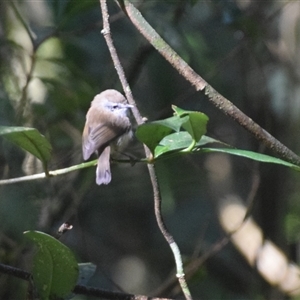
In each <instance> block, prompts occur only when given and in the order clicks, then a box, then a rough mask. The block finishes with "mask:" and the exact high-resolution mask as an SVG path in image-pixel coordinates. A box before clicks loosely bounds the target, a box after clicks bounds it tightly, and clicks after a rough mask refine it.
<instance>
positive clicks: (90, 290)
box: [0, 264, 171, 300]
mask: <svg viewBox="0 0 300 300" xmlns="http://www.w3.org/2000/svg"><path fill="white" fill-rule="evenodd" d="M0 272H1V273H4V274H8V275H11V276H14V277H17V278H20V279H23V280H26V281H30V280H31V278H32V275H31V273H29V272H27V271H24V270H22V269H19V268H15V267H11V266H8V265H4V264H0ZM73 293H74V294H79V295H87V296H94V297H99V298H100V299H110V300H171V299H168V298H157V297H148V296H144V295H133V294H126V293H120V292H112V291H107V290H103V289H99V288H95V287H87V286H83V285H79V284H78V285H76V286H75V287H74V289H73Z"/></svg>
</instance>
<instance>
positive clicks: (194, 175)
mask: <svg viewBox="0 0 300 300" xmlns="http://www.w3.org/2000/svg"><path fill="white" fill-rule="evenodd" d="M133 2H134V4H135V5H137V7H138V8H139V9H140V10H141V12H142V14H143V15H144V17H145V18H146V19H147V20H148V21H149V23H150V24H151V25H152V26H153V27H154V28H155V29H156V30H157V32H158V33H159V34H160V35H161V36H162V37H163V38H164V39H165V40H166V41H167V42H168V43H169V44H170V45H171V46H172V47H173V48H174V50H176V52H178V53H179V54H180V55H181V56H182V57H183V59H184V60H185V61H186V62H187V63H188V64H190V66H191V67H192V68H193V69H194V70H195V71H196V72H197V73H199V74H200V75H201V76H203V78H204V79H205V80H207V81H208V82H209V83H210V84H211V85H212V86H213V87H214V88H215V89H217V90H218V91H219V92H220V93H221V94H223V95H224V96H225V97H226V98H228V99H230V100H231V101H232V102H233V103H234V104H235V105H236V106H237V107H239V108H240V109H241V110H242V111H243V112H245V113H246V114H247V115H248V116H249V117H251V118H252V119H253V120H255V121H256V122H257V123H258V124H260V125H261V126H262V127H264V128H265V129H266V130H268V131H269V132H270V133H271V134H272V135H274V136H275V137H276V138H278V139H279V140H280V141H282V142H283V143H284V144H286V145H287V146H288V147H289V148H290V149H292V150H293V151H294V152H296V153H299V152H300V149H299V147H300V146H299V138H298V128H299V120H300V118H299V117H300V99H299V87H300V84H299V67H300V65H299V63H300V60H299V45H298V44H299V20H300V2H298V1H290V2H289V1H251V0H249V1H179V0H178V1H133ZM108 4H109V11H110V14H111V27H112V28H111V30H112V36H113V39H114V43H115V46H116V48H117V51H118V54H119V56H120V59H121V62H122V64H123V66H124V69H125V73H126V75H127V78H128V80H129V82H130V85H131V88H132V91H133V95H134V97H135V99H136V102H137V105H138V108H139V109H140V111H141V114H142V115H143V116H145V117H147V118H148V119H149V120H156V119H162V118H165V117H168V116H171V114H172V110H171V104H175V105H177V106H179V107H182V108H184V109H189V110H198V111H202V112H204V113H206V114H207V115H208V116H209V118H210V121H209V124H208V132H207V135H208V136H210V137H214V138H216V139H220V140H222V141H224V142H227V143H229V144H231V145H233V146H235V147H237V148H241V149H247V150H252V151H257V152H262V153H267V154H272V153H271V152H270V151H269V150H267V149H265V148H264V147H263V146H262V145H260V144H259V143H258V142H257V141H255V139H254V138H253V137H252V136H251V135H250V134H249V133H247V132H246V131H245V130H244V129H242V128H241V127H239V126H238V125H237V124H236V123H234V122H233V121H232V120H231V119H229V118H228V117H226V116H224V115H223V114H222V113H221V112H220V111H219V110H217V108H215V107H213V106H212V105H211V104H210V103H209V102H208V101H207V99H206V97H205V96H204V95H203V94H201V93H200V92H198V93H196V92H195V91H194V89H193V88H192V87H191V86H190V84H189V83H187V82H186V81H185V80H184V79H183V78H182V77H181V76H180V75H179V74H178V73H177V72H176V71H175V70H174V69H173V68H172V67H171V66H170V65H169V64H168V62H166V61H165V60H164V58H162V57H161V56H160V55H159V54H158V53H157V52H156V51H155V50H154V49H153V48H152V47H151V46H149V45H148V44H147V42H146V40H145V39H144V38H143V37H142V36H141V35H140V34H139V33H138V31H137V30H136V29H135V28H134V26H133V25H132V24H131V23H130V21H129V20H128V19H127V17H126V16H125V15H124V14H123V13H122V12H121V11H120V9H119V7H118V6H117V5H116V4H115V2H113V1H108ZM24 24H28V25H29V26H30V28H31V30H32V31H33V33H34V35H35V36H36V40H35V47H33V45H32V42H31V41H30V39H29V35H28V32H27V30H26V26H25V25H24ZM28 28H29V27H28ZM28 28H27V29H28ZM101 29H102V21H101V13H100V7H99V2H98V1H79V0H72V1H67V0H65V1H42V0H41V1H29V0H28V1H14V2H9V1H2V2H1V3H0V76H1V81H0V125H9V126H28V127H35V128H37V129H38V130H39V131H40V132H41V133H43V134H44V135H45V136H46V137H47V138H48V140H49V141H50V142H51V144H52V146H53V154H52V159H51V162H50V169H51V170H55V169H60V168H64V167H68V166H71V165H75V164H79V163H81V162H82V161H83V159H82V155H81V132H82V129H83V126H84V122H85V114H86V112H87V110H88V108H89V105H90V102H91V100H92V99H93V97H94V95H95V94H97V93H99V92H101V91H102V90H105V89H107V88H115V89H118V90H120V91H122V90H121V86H120V83H119V80H118V77H117V75H116V71H115V69H114V66H113V64H112V61H111V58H110V55H109V52H108V49H107V46H106V43H105V41H104V38H103V36H102V35H101V33H100V31H101ZM32 63H33V64H34V65H33V68H32V72H30V71H29V70H30V67H31V65H32ZM27 81H28V82H29V84H28V85H27V84H26V82H27ZM128 152H129V153H131V154H133V155H135V156H136V157H138V158H142V157H144V154H143V148H142V146H141V145H140V144H139V143H138V142H137V141H136V140H134V141H133V142H132V144H131V145H130V147H129V149H128ZM39 172H42V170H41V166H40V164H39V162H37V161H35V160H34V159H33V158H32V157H30V156H29V155H27V154H25V153H24V152H23V151H21V150H19V149H17V148H16V147H15V146H13V145H12V144H10V143H9V142H7V141H5V140H3V139H1V144H0V174H1V178H3V179H4V178H14V177H19V176H25V175H29V174H35V173H39ZM157 173H158V174H157V175H158V180H159V183H160V186H161V192H162V196H163V214H164V217H165V221H166V224H167V226H168V228H169V230H170V231H171V233H172V234H173V235H174V238H175V240H176V241H177V242H178V244H179V247H180V249H181V251H182V255H183V258H184V261H186V262H189V261H191V260H192V259H193V257H195V256H197V255H198V256H199V255H201V254H205V253H208V252H209V251H211V250H210V246H211V245H213V244H214V243H217V242H218V241H220V240H221V239H222V238H223V237H224V233H223V231H222V229H221V227H220V225H219V221H218V210H217V208H218V205H219V203H220V201H221V199H222V197H223V196H225V195H226V194H228V193H229V192H230V193H232V192H234V193H236V194H237V195H239V196H240V197H241V198H242V199H243V200H246V199H247V197H248V196H249V194H250V192H251V190H252V186H253V178H254V176H257V177H256V178H259V179H260V184H259V187H258V190H257V191H256V193H255V203H254V207H253V212H252V215H253V218H254V219H255V221H256V222H257V224H258V225H259V226H260V227H261V228H262V231H263V233H264V236H265V237H266V238H268V239H270V240H272V241H273V242H274V243H275V244H276V245H277V246H279V247H280V248H281V249H282V250H283V251H284V252H285V253H286V255H287V257H288V258H289V259H292V260H294V261H295V262H297V261H298V256H297V249H298V248H297V246H298V240H299V235H300V234H299V232H300V231H299V228H300V221H299V214H300V205H299V187H298V185H297V179H298V174H296V172H294V171H291V170H289V169H286V168H284V167H282V166H278V165H269V164H268V165H259V164H258V163H256V162H253V161H250V160H247V159H242V158H236V157H229V156H226V155H219V154H203V155H189V156H185V157H180V158H178V157H177V158H174V159H168V160H164V161H160V162H158V163H157ZM214 176H221V177H220V178H221V179H219V181H216V180H215V179H214V178H215V177H214ZM112 177H113V179H112V182H111V184H109V185H108V186H100V187H99V186H97V185H96V184H95V168H89V169H84V170H81V171H76V172H73V173H68V174H65V175H63V176H59V177H56V178H51V179H47V180H39V181H29V182H26V183H18V184H13V185H7V186H1V188H0V262H1V263H5V264H8V265H11V266H16V267H19V268H22V269H25V270H28V271H30V266H31V255H32V248H31V247H30V244H29V243H27V242H26V241H25V240H24V238H23V232H24V231H26V230H30V229H32V230H41V231H44V232H47V233H50V234H55V232H56V231H57V229H58V227H59V226H60V225H61V224H62V223H63V222H65V221H70V222H71V223H72V224H73V226H74V228H73V229H72V230H71V231H70V232H68V233H66V234H65V235H64V236H63V237H62V238H61V241H62V242H63V243H65V244H66V245H67V246H69V247H70V248H71V249H72V250H73V251H74V253H75V254H76V257H77V259H78V261H79V262H88V261H90V262H93V263H94V264H96V265H97V272H96V274H95V276H94V277H93V278H92V279H91V281H90V282H89V285H93V286H96V287H99V288H105V289H109V290H118V288H117V286H116V284H117V285H119V286H120V288H121V289H122V290H123V291H125V292H130V293H135V294H147V295H152V294H153V293H154V295H157V294H156V292H155V290H156V289H157V288H158V287H160V286H161V285H162V284H163V282H164V281H165V280H166V279H167V278H168V277H169V276H172V275H174V274H175V270H174V262H173V257H172V254H171V251H170V249H169V247H168V245H167V243H166V242H165V240H164V239H163V237H162V235H161V233H160V232H159V230H158V227H157V224H156V220H155V216H154V209H153V206H154V204H153V195H152V188H151V184H150V180H149V175H148V171H147V167H146V166H145V165H144V164H136V165H135V166H133V167H132V166H130V165H129V164H128V165H127V164H126V165H124V164H114V165H113V166H112ZM216 182H219V184H216ZM189 286H190V288H191V291H192V294H193V296H194V298H195V299H275V298H274V297H275V296H274V295H276V298H277V299H285V296H284V295H283V294H281V293H280V292H278V291H277V290H276V289H275V288H272V287H271V286H269V285H268V284H267V283H266V282H265V281H264V280H263V279H262V278H261V276H260V275H259V274H258V272H257V271H256V270H254V269H252V268H251V267H249V266H248V264H247V263H246V261H245V260H244V258H243V257H242V255H241V254H240V253H239V252H238V251H237V250H236V249H235V248H234V246H233V245H232V244H230V243H229V244H228V245H227V246H225V247H224V248H222V249H221V250H220V251H219V252H218V253H217V254H216V255H214V256H212V257H211V258H209V259H208V260H207V261H206V262H205V263H204V264H203V265H202V266H201V267H200V268H199V270H198V272H197V273H196V274H195V275H194V276H193V277H192V278H191V279H190V280H189ZM26 288H27V284H26V283H25V282H23V281H21V280H20V279H15V278H13V277H10V276H8V275H1V276H0V298H1V299H23V298H24V294H25V292H26ZM162 295H163V296H166V297H179V296H178V295H176V292H174V291H170V290H166V291H164V292H163V293H162ZM157 296H159V295H157ZM76 299H87V298H86V297H83V296H77V298H76Z"/></svg>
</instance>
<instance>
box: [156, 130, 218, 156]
mask: <svg viewBox="0 0 300 300" xmlns="http://www.w3.org/2000/svg"><path fill="white" fill-rule="evenodd" d="M192 142H193V139H192V137H191V135H190V134H189V133H188V132H186V131H180V132H175V133H172V134H169V135H167V136H166V137H164V138H163V139H162V140H161V141H160V143H159V145H157V147H156V148H155V151H154V154H155V155H154V157H155V158H157V157H159V156H161V155H163V154H168V153H170V152H171V153H174V151H181V150H183V149H186V148H187V147H189V145H190V144H191V143H192ZM208 143H221V142H220V141H218V140H215V139H213V138H210V137H208V136H205V135H203V136H202V138H201V139H200V141H198V143H196V147H201V146H204V145H206V144H208ZM221 144H223V143H221Z"/></svg>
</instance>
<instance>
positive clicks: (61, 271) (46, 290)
mask: <svg viewBox="0 0 300 300" xmlns="http://www.w3.org/2000/svg"><path fill="white" fill-rule="evenodd" d="M24 235H25V236H26V237H27V238H29V239H30V240H32V241H33V242H34V243H35V244H36V245H37V246H38V252H37V253H36V255H35V257H34V262H33V270H32V274H33V281H34V284H35V287H36V288H37V291H38V293H39V296H40V298H41V299H49V298H54V297H61V298H62V297H66V296H68V295H69V294H70V293H71V292H72V290H73V288H74V286H75V285H76V281H77V278H78V264H77V262H76V259H75V257H74V255H73V253H72V252H71V250H70V249H69V248H68V247H66V246H65V245H63V244H62V243H61V242H59V241H58V240H57V239H55V238H53V237H52V236H50V235H47V234H45V233H43V232H38V231H26V232H24Z"/></svg>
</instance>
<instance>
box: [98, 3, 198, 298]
mask: <svg viewBox="0 0 300 300" xmlns="http://www.w3.org/2000/svg"><path fill="white" fill-rule="evenodd" d="M100 7H101V13H102V18H103V30H102V31H101V33H102V34H103V36H104V38H105V41H106V43H107V46H108V49H109V51H110V55H111V57H112V60H113V64H114V66H115V68H116V71H117V73H118V76H119V78H120V81H121V84H122V87H123V90H124V92H125V94H126V98H127V99H128V101H129V103H130V104H132V105H134V109H133V114H134V117H135V119H136V122H137V123H138V124H142V123H143V119H142V117H141V115H140V113H139V111H138V109H137V107H136V104H135V101H134V99H133V96H132V92H131V89H130V86H129V84H128V82H127V79H126V76H125V73H124V70H123V67H122V65H121V63H120V60H119V57H118V54H117V51H116V48H115V47H114V44H113V40H112V37H111V33H110V25H109V14H108V9H107V1H106V0H100ZM145 153H146V156H147V157H148V156H150V155H151V153H150V151H149V149H148V148H147V147H146V146H145ZM148 171H149V175H150V179H151V183H152V189H153V196H154V211H155V216H156V221H157V224H158V227H159V229H160V231H161V233H162V235H163V236H164V238H165V240H166V241H167V242H168V244H169V246H170V248H171V250H172V252H173V255H174V259H175V263H176V270H177V274H176V276H177V278H178V281H179V284H180V286H181V289H182V292H183V294H184V296H185V298H186V299H187V300H190V299H192V297H191V294H190V291H189V289H188V286H187V283H186V280H185V276H184V272H183V267H182V258H181V254H180V250H179V248H178V246H177V244H176V242H175V241H174V238H173V236H172V235H171V234H170V233H169V231H168V229H167V227H166V225H165V223H164V220H163V216H162V212H161V194H160V190H159V184H158V180H157V177H156V172H155V167H154V165H152V164H148Z"/></svg>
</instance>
